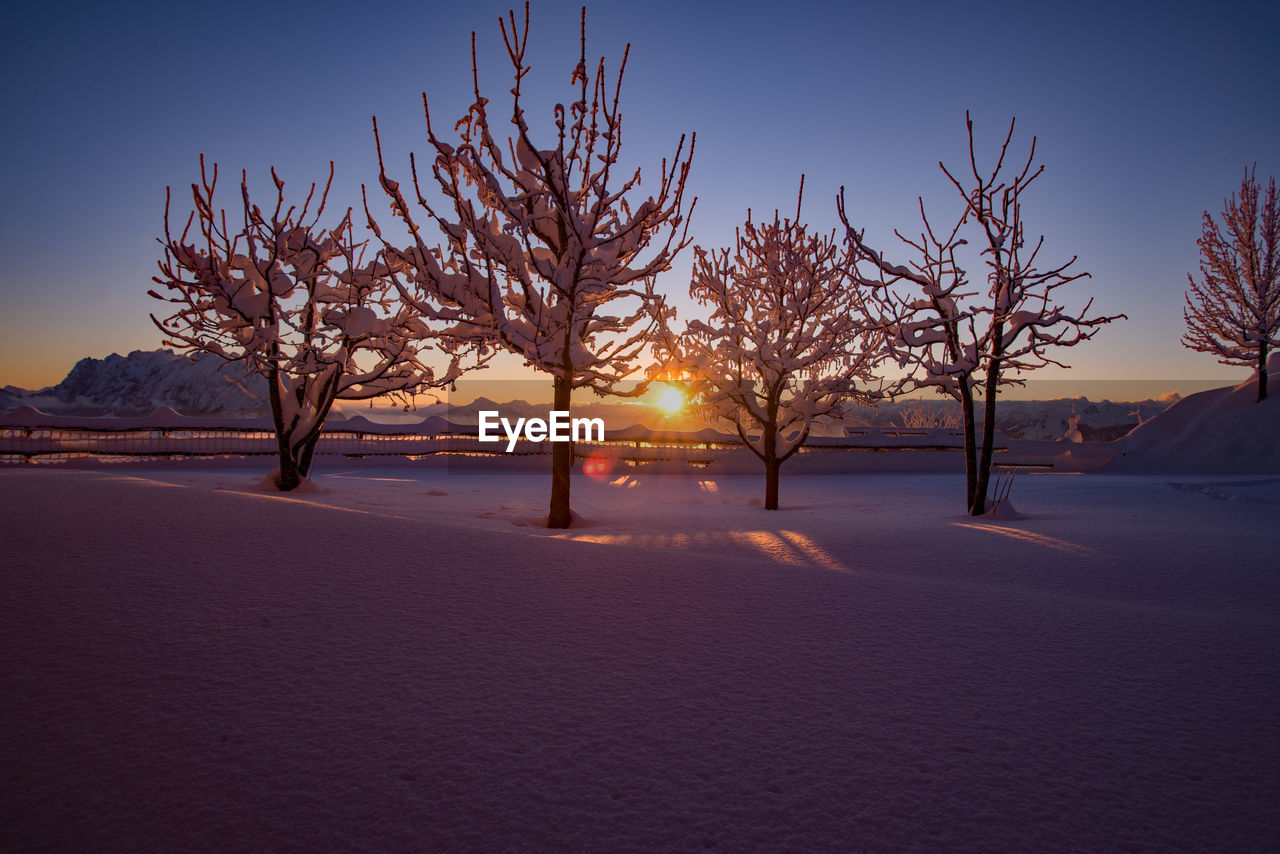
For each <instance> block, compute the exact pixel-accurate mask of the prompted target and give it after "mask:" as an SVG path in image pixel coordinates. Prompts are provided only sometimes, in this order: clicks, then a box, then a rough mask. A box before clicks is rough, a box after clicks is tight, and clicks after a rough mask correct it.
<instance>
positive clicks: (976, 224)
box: [837, 112, 1124, 516]
mask: <svg viewBox="0 0 1280 854" xmlns="http://www.w3.org/2000/svg"><path fill="white" fill-rule="evenodd" d="M965 124H966V126H967V128H968V132H969V164H970V171H971V174H972V176H973V184H972V186H971V187H966V186H965V184H964V183H963V182H962V180H960V179H958V178H956V177H955V176H954V175H952V174H951V172H950V171H949V170H948V169H947V167H946V166H944V165H943V164H942V163H939V164H938V166H939V167H940V168H941V169H942V171H943V174H945V175H946V176H947V178H948V179H949V180H950V181H951V183H952V185H953V186H955V188H956V190H957V191H959V193H960V195H961V197H962V198H963V199H964V208H963V212H962V213H961V215H960V218H959V220H958V221H957V225H956V227H955V229H953V230H952V232H951V234H950V235H949V236H948V237H947V238H946V239H945V240H938V239H936V238H935V237H934V234H933V231H932V229H930V228H929V225H928V219H927V218H926V219H925V230H926V234H927V238H925V237H922V238H921V240H920V241H919V242H918V243H917V242H914V241H911V240H906V239H905V238H902V239H903V240H904V242H906V243H907V244H908V245H909V246H911V247H912V248H914V249H915V250H916V251H917V252H919V253H920V254H921V258H922V260H920V261H918V262H913V264H912V266H911V267H910V268H908V267H902V266H897V265H893V264H890V263H888V262H886V261H885V260H884V258H883V257H882V256H881V255H880V254H879V253H877V252H875V251H874V250H871V249H870V248H869V247H867V246H866V245H865V243H864V242H863V239H862V232H859V231H857V230H856V229H854V228H853V226H852V225H850V224H849V220H848V218H847V217H846V216H845V209H844V199H843V195H842V196H841V198H840V199H839V200H838V203H837V204H838V207H839V210H840V215H841V218H842V219H843V221H844V224H845V232H846V236H847V238H848V240H849V242H850V243H851V244H852V246H853V247H854V251H855V253H856V254H857V257H858V259H859V260H860V261H867V262H870V263H871V264H872V265H873V266H874V267H875V268H876V270H877V274H878V281H879V283H880V284H881V285H883V286H889V285H893V284H896V283H897V282H901V281H905V282H909V283H911V284H913V285H915V286H917V287H919V288H920V291H921V295H922V298H916V299H908V298H896V299H895V298H893V297H889V298H888V300H887V302H886V303H884V304H885V305H889V306H895V307H896V310H895V311H894V312H893V313H892V315H891V316H890V317H888V318H887V322H889V323H891V324H892V325H893V326H895V327H896V333H895V334H894V335H893V336H892V337H891V338H892V342H893V344H894V345H896V346H895V350H894V351H895V354H896V355H897V356H898V359H899V361H900V362H903V363H904V364H905V363H913V364H914V365H915V366H916V367H920V368H923V369H924V377H923V380H922V381H919V384H920V385H934V386H936V387H938V388H939V389H941V390H942V391H943V392H944V393H947V394H952V395H953V396H955V397H956V398H957V399H958V400H959V401H960V403H961V406H962V407H963V409H964V415H963V417H964V428H965V452H966V453H965V456H966V462H965V465H966V471H967V472H968V475H969V476H968V504H969V512H970V513H971V514H973V515H974V516H980V515H982V514H984V513H986V510H987V489H988V486H989V484H990V479H991V462H992V454H993V451H994V445H995V423H996V396H997V393H998V391H999V388H1000V386H1001V385H1007V384H1010V383H1018V382H1021V379H1020V378H1019V375H1020V374H1021V373H1022V372H1024V371H1029V370H1034V369H1036V368H1041V367H1044V366H1046V365H1057V366H1059V367H1066V365H1064V364H1063V363H1062V362H1060V361H1058V360H1057V359H1055V358H1053V357H1052V356H1050V355H1049V354H1050V352H1052V351H1053V350H1054V349H1055V348H1058V347H1073V346H1075V345H1076V344H1079V343H1081V342H1082V341H1087V340H1088V339H1090V338H1092V337H1093V336H1094V335H1095V334H1097V331H1098V328H1099V327H1101V326H1103V325H1105V324H1107V323H1110V322H1111V321H1113V320H1117V319H1119V318H1121V317H1124V315H1123V314H1117V315H1112V316H1094V317H1090V316H1089V309H1090V308H1091V307H1092V305H1093V300H1089V301H1088V302H1086V303H1085V305H1084V307H1083V308H1082V309H1080V310H1079V311H1077V312H1069V311H1068V310H1066V309H1065V308H1063V307H1062V306H1061V305H1058V304H1057V303H1056V298H1057V294H1056V293H1055V292H1056V291H1057V289H1058V288H1060V287H1062V286H1063V285H1066V284H1069V283H1071V282H1074V281H1076V280H1078V279H1084V278H1088V276H1089V274H1088V273H1071V274H1069V273H1068V272H1067V270H1068V268H1070V267H1071V265H1072V264H1074V263H1075V261H1076V259H1075V257H1072V258H1071V260H1069V261H1067V262H1066V263H1065V264H1062V265H1060V266H1057V267H1053V268H1051V269H1048V270H1041V269H1038V268H1037V267H1036V262H1037V256H1038V255H1039V253H1040V248H1041V247H1042V246H1043V244H1044V238H1043V237H1041V238H1040V239H1039V240H1037V241H1036V243H1035V244H1034V245H1031V246H1028V244H1027V240H1026V233H1025V227H1024V224H1023V219H1022V202H1023V194H1024V193H1025V192H1026V190H1027V188H1028V187H1029V186H1030V185H1031V184H1032V183H1033V182H1034V181H1035V179H1036V178H1037V177H1039V176H1040V174H1041V173H1042V172H1043V171H1044V167H1043V166H1036V165H1035V147H1036V140H1035V137H1032V139H1031V149H1030V151H1029V152H1028V154H1027V161H1026V164H1025V165H1024V166H1023V168H1022V170H1021V171H1020V172H1018V173H1017V174H1016V175H1013V176H1012V177H1009V176H1005V177H1002V176H1001V172H1002V171H1003V170H1004V162H1005V157H1006V155H1007V153H1008V150H1009V144H1010V143H1011V142H1012V140H1013V127H1014V123H1013V122H1012V121H1011V122H1010V123H1009V132H1008V133H1007V134H1006V135H1005V139H1004V144H1003V145H1002V146H1001V147H1000V155H999V157H998V158H997V159H996V164H995V167H994V168H993V169H992V170H991V173H990V174H989V175H985V174H983V173H982V172H981V171H980V170H979V168H978V162H977V153H976V151H975V149H974V143H973V121H972V119H970V117H969V114H968V112H966V113H965ZM923 214H924V205H923V201H922V202H921V215H922V216H923ZM966 225H969V226H970V228H971V229H972V230H974V231H976V232H978V235H979V237H978V242H979V245H980V246H981V247H982V248H981V250H980V254H981V257H982V259H983V261H984V263H985V266H986V268H987V293H986V300H985V301H984V302H981V303H979V302H977V301H974V302H957V300H958V299H964V298H967V297H970V296H975V295H973V294H967V293H963V292H961V288H963V287H964V286H965V284H964V283H965V273H964V271H963V270H962V269H961V268H960V267H959V266H958V265H957V263H956V259H955V252H956V249H957V248H958V247H960V246H962V245H964V243H965V242H966V241H965V240H964V239H963V238H961V237H960V236H959V235H960V233H961V231H960V230H961V229H962V228H963V227H965V226H966ZM899 237H900V238H901V235H899ZM912 351H914V352H912ZM904 353H905V354H907V355H904ZM979 389H980V394H981V396H982V398H983V402H984V417H983V424H982V441H981V445H980V446H977V442H976V438H975V436H974V434H975V432H976V427H975V421H976V415H975V413H974V409H975V401H974V397H975V392H977V391H979ZM975 451H976V452H977V459H976V461H975V460H974V459H973V456H974V453H975Z"/></svg>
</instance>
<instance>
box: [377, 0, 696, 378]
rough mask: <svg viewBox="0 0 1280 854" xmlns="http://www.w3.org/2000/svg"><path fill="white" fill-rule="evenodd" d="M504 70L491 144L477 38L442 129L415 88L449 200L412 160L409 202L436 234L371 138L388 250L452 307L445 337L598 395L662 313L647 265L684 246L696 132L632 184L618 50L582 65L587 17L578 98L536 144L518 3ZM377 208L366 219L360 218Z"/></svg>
mask: <svg viewBox="0 0 1280 854" xmlns="http://www.w3.org/2000/svg"><path fill="white" fill-rule="evenodd" d="M500 25H501V31H502V38H503V43H504V45H505V47H506V51H507V56H508V59H509V60H510V63H511V67H512V72H513V86H512V89H511V94H512V109H511V113H510V118H509V123H510V126H511V129H510V131H509V135H508V136H507V138H506V139H505V140H503V141H501V142H500V141H499V137H500V136H501V134H499V133H497V129H496V127H495V121H496V120H495V119H494V118H493V117H492V116H491V114H490V102H489V99H488V98H486V97H484V96H483V95H481V93H480V86H479V76H478V73H477V71H476V68H477V64H478V63H477V59H476V48H475V34H474V33H473V34H472V76H473V86H474V97H475V100H474V103H473V104H472V106H471V108H470V110H469V111H468V112H467V114H466V115H465V116H463V117H462V118H461V119H460V120H459V121H458V122H457V124H456V125H455V126H454V132H455V133H456V134H457V136H456V138H455V139H453V140H452V141H446V139H445V138H444V137H443V136H442V135H441V134H440V133H438V132H437V130H436V128H435V127H434V125H433V124H432V120H431V111H430V107H429V104H428V101H427V97H426V95H425V94H424V95H423V112H424V115H425V118H426V129H427V139H428V142H429V143H430V145H431V147H432V149H433V150H434V155H435V156H434V159H433V160H432V162H431V165H430V177H431V178H432V179H433V180H434V182H435V185H436V187H437V188H438V189H439V191H440V192H441V193H442V194H443V196H444V198H445V199H446V201H447V205H446V208H447V209H446V210H438V209H436V208H435V207H433V206H432V204H431V203H430V202H428V200H427V198H426V196H425V194H424V188H423V185H422V179H423V175H422V174H421V172H420V169H419V165H418V163H417V160H416V159H415V158H413V157H412V156H411V159H410V165H411V171H412V179H413V192H414V196H415V199H414V202H415V203H416V208H417V209H420V210H421V211H422V212H423V214H424V215H425V217H426V219H428V220H431V221H434V222H435V224H436V226H437V228H438V229H439V231H440V233H441V234H442V235H443V237H444V245H443V246H435V245H433V244H432V242H431V240H430V239H429V238H428V237H427V236H425V235H424V233H423V230H422V228H421V226H420V224H419V222H418V220H417V214H415V213H414V206H411V205H410V202H409V200H408V199H406V197H405V192H404V190H403V189H402V187H401V185H400V184H399V183H398V182H396V181H394V180H392V179H391V178H390V177H389V176H388V174H387V169H386V163H385V161H384V159H383V156H382V148H381V140H380V139H379V138H378V136H377V121H376V119H375V121H374V133H375V139H377V142H378V159H379V167H380V178H381V184H382V188H383V190H384V191H385V192H386V194H387V196H388V197H389V199H390V201H391V210H392V213H393V215H394V216H395V217H397V218H399V219H401V220H403V221H404V223H405V225H406V227H407V228H408V230H409V234H410V238H411V243H410V244H409V245H408V246H407V247H405V248H394V247H390V246H389V247H388V250H387V251H388V253H389V254H390V255H392V256H393V257H395V258H396V259H397V260H398V261H399V262H400V263H401V264H402V265H404V267H405V269H406V270H408V271H410V275H409V277H408V278H409V283H408V284H409V286H408V287H406V294H405V295H406V298H410V299H412V300H413V301H414V303H415V304H416V305H419V306H421V307H423V309H424V310H426V311H432V312H437V313H439V315H440V316H442V317H445V318H447V321H448V323H449V324H450V334H451V335H454V336H456V337H458V338H461V339H468V338H472V339H475V338H479V339H485V340H488V341H491V342H492V343H494V344H495V345H497V346H499V347H501V348H504V349H506V350H509V351H511V352H513V353H515V354H517V355H519V356H521V357H522V358H523V359H524V360H525V362H526V364H528V365H529V366H531V367H533V368H536V369H538V370H541V371H545V372H547V373H550V374H552V376H553V377H554V378H555V380H556V381H557V382H558V383H564V384H567V385H568V386H569V387H570V388H571V389H573V388H591V389H593V390H594V391H596V392H598V393H601V394H606V393H617V391H616V389H615V388H614V386H615V385H616V384H617V383H618V382H619V381H621V380H623V379H625V378H626V377H628V376H630V375H632V374H634V373H635V372H636V370H637V369H638V367H639V365H640V361H641V357H642V355H643V354H644V353H645V352H646V350H647V349H648V347H649V344H650V341H651V340H652V339H653V338H654V337H655V336H656V335H657V333H658V331H659V330H660V329H662V328H663V326H664V325H665V324H666V322H667V320H668V318H669V316H670V314H671V312H670V310H669V309H668V308H667V307H666V305H665V302H664V300H663V299H662V297H661V296H660V295H659V294H658V293H657V292H656V290H655V288H654V278H655V276H656V275H657V274H659V273H661V272H664V271H666V270H668V269H670V266H671V262H672V259H673V258H674V257H675V255H676V253H678V252H679V251H680V250H681V249H682V248H684V246H686V245H687V243H688V224H689V215H690V214H691V213H692V209H693V206H694V203H695V202H696V200H693V201H691V202H689V203H688V210H686V209H685V207H686V199H685V195H684V191H685V182H686V179H687V177H688V174H689V166H690V162H691V158H692V155H693V142H694V140H693V139H689V140H688V146H687V149H686V139H685V137H683V136H682V137H681V138H680V142H679V144H678V145H677V147H676V151H675V154H674V156H673V157H672V158H671V159H670V161H667V160H664V161H663V163H662V167H661V170H660V172H659V174H658V177H657V184H656V187H655V189H654V191H653V192H652V193H650V194H649V195H647V196H642V193H641V191H640V186H641V178H640V170H639V169H636V170H635V171H634V172H632V173H630V174H627V173H625V172H620V169H621V166H620V152H621V147H622V128H623V123H622V114H621V112H620V109H619V101H620V97H621V87H622V77H623V73H624V72H625V69H626V63H627V56H628V55H629V51H630V47H629V46H628V48H627V53H625V54H624V56H623V60H622V63H621V65H620V66H619V68H618V70H617V73H616V75H615V76H614V78H613V80H612V81H610V75H609V73H608V69H607V67H606V63H605V60H604V58H603V57H602V58H601V59H600V60H599V61H598V62H597V63H596V64H595V66H594V68H592V67H591V66H589V65H588V64H587V53H586V13H585V9H584V10H583V17H582V26H581V33H580V46H581V51H580V54H579V57H578V60H577V62H576V64H575V65H574V68H573V70H572V72H571V74H570V85H571V87H572V90H573V92H574V99H573V100H572V101H571V102H570V103H569V106H568V107H567V108H566V107H565V106H564V105H563V104H556V105H555V108H554V110H553V112H552V117H553V121H554V127H555V140H554V143H553V144H552V145H551V146H549V147H540V146H539V145H538V144H537V143H535V141H534V138H533V133H532V131H531V129H530V127H529V123H528V121H527V119H526V114H525V108H524V101H523V89H522V86H523V81H524V78H525V76H526V75H528V74H529V72H530V70H531V68H530V66H529V65H528V63H527V61H526V58H525V50H526V45H527V41H528V34H529V10H528V5H527V4H526V6H525V17H524V22H523V25H521V24H519V23H518V22H517V20H516V16H515V13H514V12H511V13H509V15H508V17H507V19H505V20H500ZM371 219H372V217H371Z"/></svg>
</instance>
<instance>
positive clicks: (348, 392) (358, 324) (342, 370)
mask: <svg viewBox="0 0 1280 854" xmlns="http://www.w3.org/2000/svg"><path fill="white" fill-rule="evenodd" d="M271 178H272V180H273V181H274V182H275V187H276V201H275V207H274V209H272V210H271V211H269V212H266V213H264V212H263V211H262V209H261V208H259V207H258V206H257V205H255V204H252V203H251V202H250V200H249V188H248V182H247V177H246V176H245V175H244V174H243V173H242V174H241V183H240V195H241V200H242V213H243V219H242V222H241V224H240V225H239V226H238V227H235V228H233V227H231V226H229V225H228V222H227V213H226V211H225V210H221V211H219V210H216V209H215V207H214V192H215V190H216V187H217V183H218V167H217V165H216V164H215V165H214V167H213V175H212V176H209V174H208V173H207V171H206V169H205V164H204V157H203V156H201V158H200V183H199V184H192V185H191V196H192V202H193V204H194V210H193V211H192V213H191V214H190V216H189V217H188V218H187V223H186V227H185V228H184V229H183V231H182V233H181V234H180V235H175V234H174V233H173V232H172V231H171V229H170V225H169V205H170V191H169V190H166V191H165V215H164V238H163V239H162V240H160V241H159V242H160V244H161V245H162V246H164V257H163V258H162V259H161V260H160V262H159V267H160V275H158V276H156V277H155V278H154V281H155V282H156V283H157V284H161V285H164V286H165V287H166V288H167V289H168V293H169V294H170V296H162V295H161V294H159V293H156V292H155V291H150V294H151V296H153V297H155V298H156V299H161V300H164V301H166V302H169V303H173V304H174V305H176V306H177V309H176V311H175V312H174V313H173V314H172V315H170V316H168V317H166V318H164V319H163V320H161V319H158V318H157V317H156V316H155V315H152V316H151V319H152V321H153V322H154V323H155V324H156V326H158V327H159V328H160V330H161V331H162V332H163V333H164V334H165V335H166V336H167V337H168V339H169V340H167V341H166V342H165V343H166V344H167V345H171V346H174V347H176V348H178V349H179V350H180V351H184V352H187V353H189V354H192V355H194V354H197V353H212V354H213V355H215V356H218V357H219V358H221V359H223V360H225V361H227V362H240V363H242V364H243V365H244V368H245V370H246V371H247V372H253V373H256V374H260V375H261V376H263V377H264V378H265V379H266V381H267V390H268V394H269V396H270V400H271V417H272V420H273V421H274V423H275V432H276V441H277V447H278V452H279V459H280V467H279V474H278V477H277V483H278V485H279V488H280V489H281V490H282V491H288V490H292V489H294V488H296V487H297V486H298V484H299V482H300V480H301V479H302V478H305V477H306V476H307V473H308V471H309V470H310V468H311V460H312V455H313V454H314V452H315V447H316V443H317V441H318V440H319V438H320V429H321V427H322V426H323V424H324V420H325V418H326V417H327V416H328V414H329V411H330V409H331V408H332V407H333V404H334V401H336V400H366V399H369V398H373V397H376V396H378V395H383V394H388V393H396V392H402V393H409V392H412V391H414V390H416V389H419V388H426V387H431V386H440V385H443V384H446V383H449V382H451V381H452V380H454V379H455V378H456V377H457V375H458V374H459V372H460V368H459V361H458V358H457V356H456V355H453V356H452V357H451V360H450V364H449V367H448V369H447V370H445V371H444V372H443V373H442V374H439V375H437V374H435V373H433V371H432V369H431V368H430V367H428V366H427V365H425V364H424V363H423V362H422V361H421V360H420V359H419V349H420V347H421V346H422V342H423V339H424V338H425V337H427V336H428V335H429V332H430V330H429V329H428V327H427V326H426V324H425V323H424V322H423V320H422V318H421V317H420V316H419V314H418V313H417V312H415V311H412V310H410V309H408V308H407V307H405V306H403V305H401V304H400V303H399V300H398V297H397V295H396V291H395V288H394V286H393V285H392V282H391V278H390V274H391V269H390V267H389V264H388V261H387V259H385V258H384V257H383V255H382V253H381V252H377V253H375V254H374V256H373V257H372V258H371V259H370V260H368V261H366V260H365V249H366V245H365V244H364V243H362V242H357V241H356V240H355V238H354V235H353V232H352V227H351V211H350V210H348V211H347V214H346V216H344V217H343V218H342V219H341V221H339V222H338V223H337V225H335V226H333V227H332V228H327V229H326V228H321V227H319V226H318V222H319V219H320V216H321V215H322V213H323V212H324V208H325V201H326V199H327V197H328V192H329V186H330V184H331V183H332V181H333V165H332V164H330V166H329V179H328V181H327V182H326V183H325V187H324V191H323V192H322V193H321V194H320V196H319V200H318V203H317V204H316V206H315V211H314V213H311V212H310V209H311V205H312V203H313V202H316V201H317V200H316V185H315V184H312V185H311V189H310V191H309V192H308V194H307V197H306V201H305V202H304V203H303V205H302V208H301V210H299V209H297V208H296V207H295V206H292V205H291V206H288V207H286V206H285V193H284V181H283V180H281V179H280V178H279V176H277V175H276V172H275V170H274V169H272V170H271ZM193 230H194V231H193Z"/></svg>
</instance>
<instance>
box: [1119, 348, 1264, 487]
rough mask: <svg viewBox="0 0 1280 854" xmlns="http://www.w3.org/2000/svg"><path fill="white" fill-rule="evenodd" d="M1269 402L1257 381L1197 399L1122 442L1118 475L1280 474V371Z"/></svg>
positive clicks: (1180, 403)
mask: <svg viewBox="0 0 1280 854" xmlns="http://www.w3.org/2000/svg"><path fill="white" fill-rule="evenodd" d="M1268 389H1269V390H1270V392H1271V393H1270V394H1268V396H1267V399H1266V400H1264V401H1261V402H1258V383H1257V380H1256V379H1251V380H1249V381H1248V382H1245V383H1242V384H1241V385H1238V386H1236V387H1235V388H1218V389H1211V390H1209V391H1203V392H1200V393H1198V394H1193V395H1191V396H1189V397H1186V398H1183V399H1182V400H1180V401H1178V402H1177V403H1175V404H1174V405H1173V406H1170V407H1169V408H1168V409H1167V410H1165V411H1164V412H1162V413H1161V414H1160V415H1157V416H1156V417H1155V418H1153V419H1151V420H1150V421H1147V422H1145V423H1144V424H1141V425H1139V426H1138V427H1137V428H1135V429H1134V431H1133V432H1132V433H1130V434H1129V435H1128V436H1127V437H1126V438H1124V439H1122V440H1121V446H1120V452H1119V453H1118V454H1117V455H1116V458H1115V460H1114V461H1113V462H1112V464H1111V465H1110V466H1109V467H1108V470H1109V471H1115V472H1171V473H1206V474H1232V473H1238V474H1260V473H1267V474H1277V473H1280V372H1269V379H1268Z"/></svg>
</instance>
